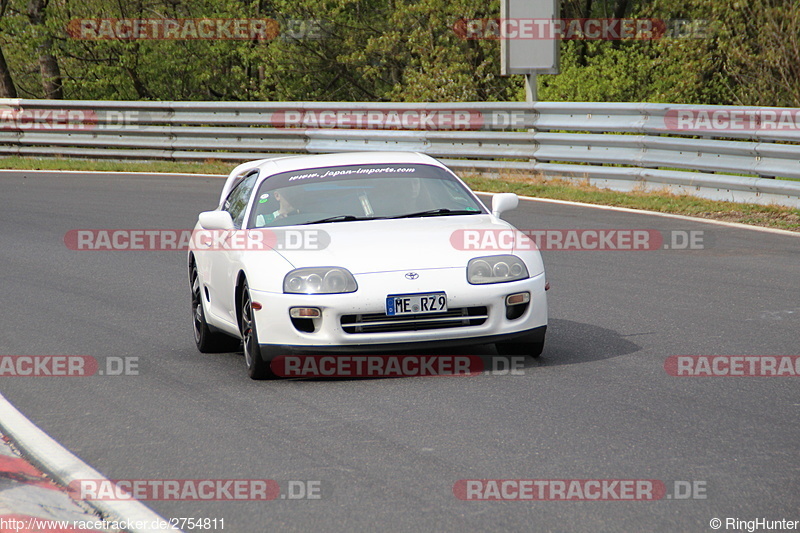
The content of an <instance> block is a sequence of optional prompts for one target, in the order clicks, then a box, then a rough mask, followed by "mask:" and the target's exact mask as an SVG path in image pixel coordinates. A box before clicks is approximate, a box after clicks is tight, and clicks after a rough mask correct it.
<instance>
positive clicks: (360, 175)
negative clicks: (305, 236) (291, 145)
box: [248, 164, 485, 228]
mask: <svg viewBox="0 0 800 533" xmlns="http://www.w3.org/2000/svg"><path fill="white" fill-rule="evenodd" d="M478 213H485V210H484V208H483V207H482V206H481V205H480V204H479V203H478V202H477V201H476V200H475V198H474V196H473V195H472V193H471V192H470V191H469V189H467V188H466V187H465V186H464V185H463V184H462V183H461V182H460V181H458V180H457V179H456V178H455V177H454V176H453V175H452V174H451V173H449V172H448V171H446V170H445V169H442V168H439V167H436V166H433V165H415V164H408V165H399V164H379V165H350V166H337V167H324V168H314V169H307V170H301V171H294V172H285V173H282V174H275V175H274V176H270V177H269V178H267V179H265V180H264V181H263V182H262V183H261V185H260V186H259V188H258V190H257V191H256V192H255V198H254V204H253V208H252V209H251V213H250V218H249V224H248V227H251V228H263V227H275V226H290V225H297V224H321V223H325V222H350V221H355V220H372V219H379V218H404V217H409V218H412V217H429V216H449V215H468V214H478Z"/></svg>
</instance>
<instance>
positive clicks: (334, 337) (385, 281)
mask: <svg viewBox="0 0 800 533" xmlns="http://www.w3.org/2000/svg"><path fill="white" fill-rule="evenodd" d="M417 272H418V273H419V278H418V279H416V280H408V279H406V278H405V277H404V275H405V274H406V271H394V272H379V273H372V274H360V275H357V276H356V280H357V282H358V290H357V291H356V292H353V293H347V294H283V293H272V292H263V291H258V290H252V289H251V296H252V299H253V301H254V302H258V303H260V304H261V306H262V307H261V309H260V310H258V311H255V313H254V315H255V321H256V328H257V331H258V336H259V341H260V343H261V346H262V351H269V352H270V353H275V352H276V351H298V350H299V351H319V352H366V351H384V350H391V349H394V350H406V349H417V348H420V349H423V348H431V347H440V346H463V345H475V344H486V343H492V342H498V341H505V340H511V339H514V338H519V337H528V338H538V337H539V336H541V337H542V338H543V335H544V328H545V327H546V325H547V297H546V295H545V289H544V285H545V276H544V273H542V274H539V275H537V276H534V277H532V278H528V279H525V280H519V281H513V282H508V283H496V284H488V285H470V284H469V283H467V280H466V279H465V276H464V269H463V268H442V269H430V270H419V271H417ZM441 291H444V292H445V293H447V306H448V309H464V308H485V315H486V319H485V320H483V321H482V323H480V324H475V322H476V321H473V322H469V321H463V322H464V323H465V324H470V325H460V326H458V327H446V328H444V327H443V328H431V329H419V330H404V331H367V332H358V333H354V332H352V331H353V328H352V327H350V328H347V329H348V330H349V331H351V332H348V331H346V330H345V328H343V326H342V317H345V316H348V317H352V315H370V314H378V313H385V301H386V296H387V295H390V294H412V293H426V292H441ZM519 292H528V293H529V294H530V302H529V303H528V304H527V306H526V308H525V310H524V312H522V313H521V314H520V315H519V316H517V317H514V318H508V317H507V308H506V296H508V295H510V294H515V293H519ZM292 307H316V308H318V309H319V310H320V311H321V316H320V317H319V318H313V319H306V320H308V321H311V322H313V331H301V330H300V329H298V327H297V323H296V322H293V321H292V319H291V317H290V315H289V310H290V308H292ZM306 324H308V322H306ZM473 324H475V325H473Z"/></svg>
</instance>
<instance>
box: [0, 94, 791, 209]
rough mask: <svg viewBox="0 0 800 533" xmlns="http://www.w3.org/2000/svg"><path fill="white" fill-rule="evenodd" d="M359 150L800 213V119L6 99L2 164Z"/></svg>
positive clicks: (718, 110)
mask: <svg viewBox="0 0 800 533" xmlns="http://www.w3.org/2000/svg"><path fill="white" fill-rule="evenodd" d="M362 150H410V151H417V152H423V153H427V154H429V155H431V156H434V157H437V158H440V159H443V160H445V162H446V163H448V164H449V165H450V166H452V167H454V168H458V169H462V170H467V169H473V170H476V171H484V172H485V171H490V172H501V173H502V172H504V171H534V172H542V173H544V174H545V175H547V176H559V177H563V178H568V179H574V178H578V179H588V180H589V181H590V182H592V183H596V184H599V185H601V186H607V187H612V188H620V189H632V188H653V187H656V188H663V187H669V188H671V189H672V190H675V191H678V192H688V193H691V194H698V195H701V196H707V197H712V198H717V199H725V200H734V201H751V202H759V203H770V202H774V203H780V204H784V205H790V206H794V207H800V182H794V181H786V180H775V179H767V178H775V177H785V178H795V179H800V109H778V108H755V107H721V106H691V105H677V104H637V103H561V102H539V103H536V104H533V105H531V104H526V103H514V102H489V103H487V102H480V103H476V102H468V103H446V104H442V103H423V104H417V103H414V104H408V103H363V102H127V101H115V102H110V101H83V100H26V99H0V155H24V156H67V157H89V158H131V159H139V160H141V159H145V160H147V159H166V160H205V159H219V160H230V161H237V162H238V161H244V160H251V159H259V158H265V157H270V156H273V155H275V154H276V153H326V152H348V151H362ZM748 175H749V177H748Z"/></svg>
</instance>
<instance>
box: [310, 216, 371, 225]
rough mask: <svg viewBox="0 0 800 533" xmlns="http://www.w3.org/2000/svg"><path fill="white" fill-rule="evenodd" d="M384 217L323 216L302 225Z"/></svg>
mask: <svg viewBox="0 0 800 533" xmlns="http://www.w3.org/2000/svg"><path fill="white" fill-rule="evenodd" d="M378 218H384V217H357V216H355V215H335V216H332V217H327V218H321V219H319V220H312V221H311V222H303V223H302V224H301V226H306V225H308V224H324V223H326V222H351V221H353V220H375V219H378Z"/></svg>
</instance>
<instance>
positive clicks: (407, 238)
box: [276, 215, 514, 274]
mask: <svg viewBox="0 0 800 533" xmlns="http://www.w3.org/2000/svg"><path fill="white" fill-rule="evenodd" d="M276 229H277V228H276ZM283 229H285V230H288V231H293V230H296V229H300V230H301V231H311V232H315V231H316V232H319V234H318V235H317V240H318V242H320V243H323V245H325V244H326V243H327V245H326V246H325V247H324V249H321V250H306V249H297V250H286V249H283V250H280V251H279V253H280V254H281V255H282V256H283V257H285V258H286V259H287V260H288V261H289V262H290V263H291V264H292V265H293V266H294V267H295V268H301V267H313V266H340V267H344V268H347V269H348V270H350V271H351V272H352V273H353V274H366V273H372V272H387V271H395V270H411V269H414V270H422V269H426V268H450V267H465V266H466V265H467V262H468V261H469V259H470V258H472V257H477V256H481V255H496V254H502V253H512V252H511V251H510V250H508V251H497V250H487V251H481V250H461V249H459V248H463V246H459V244H458V242H459V241H458V235H459V232H461V231H463V230H493V231H498V230H513V229H514V228H513V226H511V225H510V224H508V223H506V222H504V221H502V220H500V219H498V218H495V217H493V216H491V215H465V216H460V215H457V216H444V217H424V218H408V219H396V220H368V221H353V222H337V223H329V224H314V225H308V226H294V227H292V229H291V230H289V228H283ZM312 235H313V233H312Z"/></svg>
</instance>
